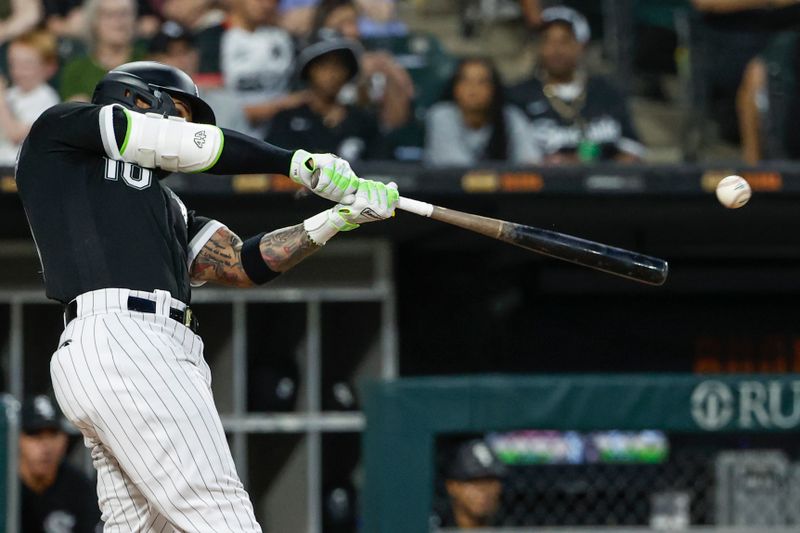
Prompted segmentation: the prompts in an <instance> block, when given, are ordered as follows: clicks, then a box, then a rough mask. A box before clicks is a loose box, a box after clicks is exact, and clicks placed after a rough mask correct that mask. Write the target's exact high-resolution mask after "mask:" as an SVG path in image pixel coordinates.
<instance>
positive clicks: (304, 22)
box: [280, 0, 408, 38]
mask: <svg viewBox="0 0 800 533" xmlns="http://www.w3.org/2000/svg"><path fill="white" fill-rule="evenodd" d="M325 3H326V1H325V0H321V1H320V0H281V1H280V11H281V26H282V27H283V28H285V29H286V30H287V31H289V32H290V33H292V34H293V35H296V36H297V37H301V38H302V37H305V36H307V35H309V34H312V35H313V34H314V31H315V29H318V27H316V28H315V26H314V19H315V12H316V9H317V7H318V6H320V5H322V4H325ZM352 5H353V7H354V8H355V9H356V10H357V12H358V16H357V18H356V21H355V22H356V25H357V26H358V27H359V31H360V32H361V33H362V34H363V35H364V37H389V36H398V35H406V34H407V33H408V28H407V27H406V25H405V23H403V22H402V21H401V20H399V19H398V18H397V10H396V7H395V1H394V0H353V2H352Z"/></svg>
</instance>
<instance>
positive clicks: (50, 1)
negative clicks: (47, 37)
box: [44, 0, 86, 39]
mask: <svg viewBox="0 0 800 533" xmlns="http://www.w3.org/2000/svg"><path fill="white" fill-rule="evenodd" d="M44 11H45V13H44V16H45V23H46V25H47V29H48V30H50V31H51V32H53V33H54V34H55V35H57V36H58V37H62V38H70V39H81V38H83V36H84V34H85V32H86V19H85V17H84V10H83V1H82V0H44Z"/></svg>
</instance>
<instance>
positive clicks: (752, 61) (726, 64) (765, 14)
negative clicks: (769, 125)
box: [692, 0, 800, 164]
mask: <svg viewBox="0 0 800 533" xmlns="http://www.w3.org/2000/svg"><path fill="white" fill-rule="evenodd" d="M692 4H693V5H694V7H695V8H696V9H697V10H698V11H700V12H701V13H702V14H703V15H704V17H703V22H704V24H705V28H704V39H705V41H706V45H707V54H708V55H709V56H711V57H709V58H708V65H707V67H708V71H709V72H708V78H707V82H708V84H709V92H710V102H711V108H710V111H711V113H712V118H714V119H715V120H716V122H717V123H718V124H719V126H720V133H721V135H722V137H723V138H724V139H725V140H728V141H733V142H735V141H737V140H738V141H740V142H741V149H742V158H743V159H744V160H745V161H746V162H748V163H751V164H753V163H756V162H758V161H759V160H760V159H761V158H762V157H763V156H764V142H765V133H766V132H765V130H764V122H763V120H762V119H763V117H764V115H765V114H766V113H765V111H766V109H767V106H768V102H767V94H766V93H767V78H768V72H767V63H766V60H767V58H768V56H770V55H773V54H774V53H776V52H777V53H780V50H779V49H780V44H778V45H777V46H775V45H776V42H778V39H777V36H776V32H778V31H780V30H791V31H794V30H796V28H797V26H798V25H800V5H798V4H799V2H797V0H738V1H736V2H732V1H730V0H692ZM719 50H725V53H724V54H719V53H718V51H719Z"/></svg>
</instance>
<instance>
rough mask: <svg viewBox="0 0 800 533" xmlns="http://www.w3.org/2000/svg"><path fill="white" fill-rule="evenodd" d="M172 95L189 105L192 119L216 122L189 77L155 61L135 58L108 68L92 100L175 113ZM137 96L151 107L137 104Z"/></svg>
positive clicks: (152, 111)
mask: <svg viewBox="0 0 800 533" xmlns="http://www.w3.org/2000/svg"><path fill="white" fill-rule="evenodd" d="M165 93H166V94H165ZM173 96H174V97H176V98H179V99H180V100H182V101H184V102H186V103H187V104H189V107H190V108H191V109H192V121H193V122H197V123H200V124H216V117H215V116H214V111H213V110H212V109H211V107H210V106H209V105H208V104H207V103H205V102H204V101H203V100H202V99H201V98H200V96H199V95H198V91H197V85H195V84H194V82H193V81H192V78H190V77H189V75H188V74H186V73H185V72H183V71H182V70H180V69H177V68H175V67H171V66H169V65H164V64H163V63H157V62H155V61H134V62H133V63H125V64H124V65H120V66H119V67H117V68H115V69H113V70H111V71H110V72H109V73H108V74H106V75H105V76H104V77H103V79H102V80H100V82H99V83H98V84H97V86H96V87H95V89H94V94H93V95H92V102H93V103H95V104H120V105H122V106H124V107H125V108H127V109H130V110H132V111H138V112H143V113H144V112H148V113H163V114H165V115H172V116H178V111H177V109H176V108H175V104H174V102H173V101H172V97H173ZM137 98H141V99H142V100H144V101H145V102H147V104H148V105H149V106H150V107H149V108H148V109H142V108H140V107H138V106H137V105H136V99H137Z"/></svg>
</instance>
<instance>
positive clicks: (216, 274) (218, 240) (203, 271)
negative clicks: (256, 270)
mask: <svg viewBox="0 0 800 533" xmlns="http://www.w3.org/2000/svg"><path fill="white" fill-rule="evenodd" d="M191 275H192V279H193V280H194V281H213V282H216V283H220V284H222V285H230V286H233V287H252V286H253V282H252V281H251V280H250V278H249V277H247V274H246V273H245V271H244V268H243V267H242V239H240V238H239V237H238V236H237V235H236V234H235V233H233V232H231V231H230V230H228V229H227V228H220V229H218V230H217V231H216V232H215V233H214V235H212V237H211V238H210V239H209V240H208V242H207V243H206V245H205V246H204V247H203V249H202V250H201V251H200V253H199V254H197V258H196V259H195V260H194V263H193V264H192V272H191Z"/></svg>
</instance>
